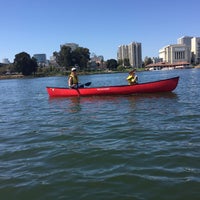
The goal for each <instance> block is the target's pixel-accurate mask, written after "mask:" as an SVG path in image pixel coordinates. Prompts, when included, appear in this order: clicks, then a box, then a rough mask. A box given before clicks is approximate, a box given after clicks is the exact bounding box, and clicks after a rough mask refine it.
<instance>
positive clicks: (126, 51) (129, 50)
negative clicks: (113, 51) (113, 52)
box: [117, 42, 142, 68]
mask: <svg viewBox="0 0 200 200" xmlns="http://www.w3.org/2000/svg"><path fill="white" fill-rule="evenodd" d="M117 59H118V60H122V61H123V60H124V59H129V62H130V65H131V66H132V67H135V68H141V67H142V45H141V43H137V42H132V43H130V44H129V45H121V46H119V47H118V52H117Z"/></svg>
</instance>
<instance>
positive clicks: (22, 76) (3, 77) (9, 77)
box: [0, 74, 24, 80]
mask: <svg viewBox="0 0 200 200" xmlns="http://www.w3.org/2000/svg"><path fill="white" fill-rule="evenodd" d="M15 78H24V75H22V74H17V75H16V74H14V75H0V80H2V79H15Z"/></svg>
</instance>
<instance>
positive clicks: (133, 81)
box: [126, 75, 137, 85]
mask: <svg viewBox="0 0 200 200" xmlns="http://www.w3.org/2000/svg"><path fill="white" fill-rule="evenodd" d="M126 80H127V81H128V83H129V85H133V84H136V83H137V75H135V76H133V75H129V76H128V77H127V79H126Z"/></svg>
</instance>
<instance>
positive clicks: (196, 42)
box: [191, 37, 200, 64]
mask: <svg viewBox="0 0 200 200" xmlns="http://www.w3.org/2000/svg"><path fill="white" fill-rule="evenodd" d="M191 52H192V57H193V61H194V63H195V64H199V63H200V37H193V38H192V40H191Z"/></svg>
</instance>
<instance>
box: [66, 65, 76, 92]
mask: <svg viewBox="0 0 200 200" xmlns="http://www.w3.org/2000/svg"><path fill="white" fill-rule="evenodd" d="M68 86H69V88H78V76H77V73H76V68H75V67H73V68H72V69H71V73H70V75H69V78H68Z"/></svg>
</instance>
